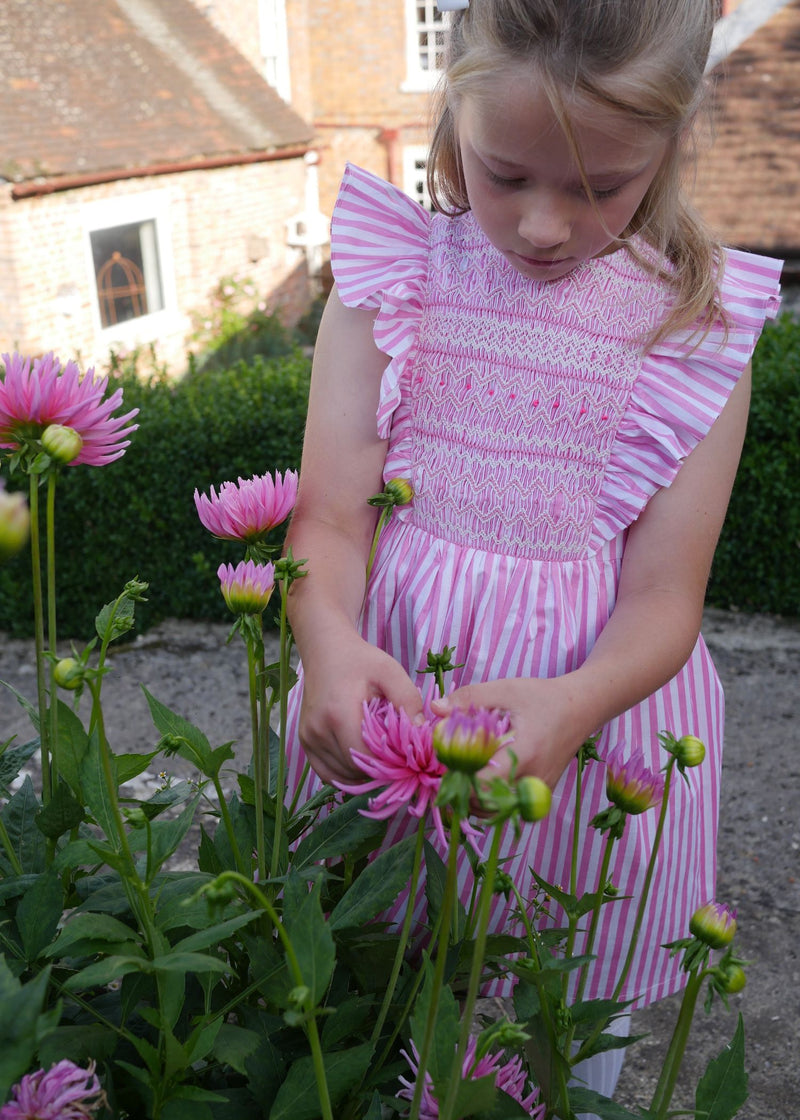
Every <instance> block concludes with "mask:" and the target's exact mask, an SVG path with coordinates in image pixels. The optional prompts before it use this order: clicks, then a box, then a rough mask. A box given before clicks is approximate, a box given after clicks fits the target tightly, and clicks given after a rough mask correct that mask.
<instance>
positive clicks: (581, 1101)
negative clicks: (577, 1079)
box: [569, 1086, 641, 1120]
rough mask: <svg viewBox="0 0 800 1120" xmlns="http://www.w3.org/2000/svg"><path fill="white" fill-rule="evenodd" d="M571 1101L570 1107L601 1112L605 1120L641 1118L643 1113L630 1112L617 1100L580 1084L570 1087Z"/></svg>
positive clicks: (582, 1110) (634, 1119)
mask: <svg viewBox="0 0 800 1120" xmlns="http://www.w3.org/2000/svg"><path fill="white" fill-rule="evenodd" d="M569 1103H570V1108H572V1109H573V1110H574V1111H575V1112H577V1113H579V1114H580V1113H581V1112H588V1113H599V1115H600V1116H602V1117H603V1120H641V1114H640V1113H638V1112H629V1111H628V1109H627V1108H623V1107H622V1105H621V1104H617V1103H616V1101H612V1100H609V1098H608V1097H604V1096H603V1094H602V1093H596V1092H595V1091H594V1089H584V1088H582V1087H580V1086H575V1087H572V1086H571V1087H570V1090H569Z"/></svg>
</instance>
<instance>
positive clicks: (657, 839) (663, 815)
mask: <svg viewBox="0 0 800 1120" xmlns="http://www.w3.org/2000/svg"><path fill="white" fill-rule="evenodd" d="M674 769H675V756H674V755H670V758H669V762H668V763H667V765H666V776H665V778H664V793H663V795H662V797H661V811H660V813H659V815H658V824H657V825H656V831H655V835H654V836H653V848H652V851H651V852H650V860H649V862H648V864H647V871H646V873H645V877H644V884H643V886H642V893H641V895H640V897H639V905H638V906H637V909H636V918H635V920H634V923H633V932H632V934H631V942H630V945H629V946H628V953H627V956H626V957H625V963H624V964H623V966H622V972H621V973H620V975H619V979H618V980H617V985H616V987H615V988H614V995H613V996H612V997H611V998H612V999H619V995H620V992H621V991H622V989H623V987H624V985H625V981H626V980H627V978H628V973H629V972H630V969H631V965H632V964H633V954H634V953H635V951H636V942H637V940H638V938H639V931H640V929H641V928H642V921H643V919H644V908H645V905H646V903H647V898H648V895H649V894H650V887H651V885H652V882H653V872H654V871H655V867H656V856H657V855H658V849H659V848H660V846H661V837H662V835H663V833H664V822H665V821H666V819H667V804H668V802H669V793H670V787H671V785H672V772H673V770H674Z"/></svg>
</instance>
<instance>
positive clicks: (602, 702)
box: [438, 367, 750, 785]
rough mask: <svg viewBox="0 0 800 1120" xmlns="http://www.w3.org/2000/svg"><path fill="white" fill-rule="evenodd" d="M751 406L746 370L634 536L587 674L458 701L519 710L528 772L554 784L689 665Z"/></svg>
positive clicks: (477, 692)
mask: <svg viewBox="0 0 800 1120" xmlns="http://www.w3.org/2000/svg"><path fill="white" fill-rule="evenodd" d="M749 401H750V370H749V367H748V369H747V371H746V372H745V374H743V375H742V378H741V380H740V381H739V383H738V385H737V386H736V388H735V389H734V391H733V393H732V394H731V397H730V399H729V401H728V403H727V404H726V405H725V407H724V409H723V410H722V413H721V414H720V416H719V418H718V419H717V421H716V422H715V423H714V424H713V426H712V428H711V430H710V431H709V433H708V435H707V436H706V437H705V439H703V440H702V441H701V442H700V443H699V444H698V445H697V447H696V448H695V449H694V450H693V451H692V453H691V454H690V455H689V456H688V457H687V459H686V461H685V463H684V464H683V466H682V468H681V469H680V471H679V472H678V474H677V476H676V477H675V480H674V482H673V483H672V485H671V486H669V487H666V488H665V489H662V490H659V491H658V492H657V493H656V494H654V495H653V497H652V498H651V499H650V501H649V502H648V504H647V506H646V507H645V509H644V511H643V512H642V514H641V516H640V517H639V518H638V520H637V521H636V522H634V524H633V525H632V526H631V527H630V529H629V530H628V537H627V541H626V544H625V552H624V556H623V562H622V572H621V576H620V584H619V590H618V596H617V602H616V606H615V607H614V610H613V612H612V614H611V617H610V618H609V620H608V623H607V624H606V626H605V628H604V630H603V632H602V633H601V634H600V635H599V637H598V639H597V642H596V643H595V645H594V647H593V649H592V650H591V652H590V654H589V656H588V657H587V658H586V661H585V662H584V663H583V665H581V666H580V668H578V669H576V670H575V671H574V672H570V673H566V674H565V675H564V676H561V677H556V678H553V679H552V680H517V681H495V682H488V683H487V684H481V685H472V686H468V687H466V688H462V689H459V690H458V691H457V692H454V693H453V694H452V697H451V698H450V701H451V702H452V703H453V704H454V705H456V706H458V707H466V706H468V705H469V704H470V703H474V704H480V705H485V706H487V707H498V708H505V709H506V710H508V711H509V712H510V713H511V719H512V724H513V726H514V731H515V742H514V744H513V748H512V749H513V750H514V753H515V754H516V755H517V757H518V758H519V760H520V766H519V773H520V774H525V773H530V774H536V775H538V776H539V777H541V778H543V779H544V780H545V781H547V782H548V783H550V784H551V785H554V784H555V783H556V782H557V781H558V779H559V777H560V776H561V774H562V772H563V771H564V769H565V768H566V766H567V765H568V763H569V762H570V760H571V758H572V757H573V755H574V754H575V752H576V751H577V750H578V748H579V747H580V745H581V743H583V742H584V741H585V740H586V739H587V738H588V737H589V735H591V734H593V733H594V732H595V731H598V730H599V729H600V728H601V727H602V726H603V725H604V724H606V723H607V722H608V721H609V720H610V719H613V718H614V717H615V716H618V715H620V714H621V713H622V712H624V711H627V709H628V708H631V707H633V706H634V705H635V704H637V703H639V702H640V701H641V700H644V699H645V698H646V697H648V696H650V695H651V694H652V693H653V692H655V691H656V690H657V689H658V688H660V687H661V686H662V685H664V684H666V682H667V681H669V680H670V679H671V678H672V677H673V676H674V675H675V674H676V673H677V672H678V671H679V670H680V669H681V668H682V667H683V665H684V664H685V662H686V661H687V659H688V658H689V656H690V654H691V652H692V650H693V649H694V646H695V643H696V641H697V637H698V634H699V632H700V623H701V621H702V614H703V603H704V599H705V591H706V584H707V581H708V575H709V572H710V569H711V561H712V559H713V556H714V550H715V548H716V544H717V540H718V538H719V534H720V530H721V529H722V523H723V521H724V518H725V512H726V510H727V506H728V500H729V498H730V493H731V489H732V487H733V480H734V477H735V474H736V468H737V466H738V463H739V457H740V455H741V449H742V444H743V441H744V435H745V429H746V425H747V412H748V407H749ZM444 709H445V705H440V706H439V707H438V710H440V711H443V710H444ZM665 730H667V729H665ZM506 769H507V767H506Z"/></svg>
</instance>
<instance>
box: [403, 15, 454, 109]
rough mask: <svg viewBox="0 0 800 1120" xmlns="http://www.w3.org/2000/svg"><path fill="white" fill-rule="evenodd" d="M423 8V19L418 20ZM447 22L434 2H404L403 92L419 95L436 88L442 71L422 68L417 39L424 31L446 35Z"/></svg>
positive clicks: (448, 18)
mask: <svg viewBox="0 0 800 1120" xmlns="http://www.w3.org/2000/svg"><path fill="white" fill-rule="evenodd" d="M423 6H424V8H425V18H424V20H420V19H419V18H418V14H417V13H418V10H419V8H420V7H423ZM449 20H450V16H449V15H448V14H447V13H444V12H439V9H438V8H437V7H436V0H406V79H405V81H404V82H403V85H402V87H401V88H402V90H403V91H404V92H406V93H419V92H424V91H427V90H431V89H433V88H434V87H435V86H436V83H437V82H438V81H439V78H440V77H441V75H442V70H441V68H439V69H428V68H425V67H423V65H422V62H421V57H420V55H421V49H420V41H419V37H420V34H422V33H423V32H424V31H428V32H429V33H430V34H435V33H436V31H438V30H441V32H443V33H446V31H447V26H448V23H449Z"/></svg>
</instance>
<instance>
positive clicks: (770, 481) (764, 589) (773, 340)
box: [708, 315, 800, 616]
mask: <svg viewBox="0 0 800 1120" xmlns="http://www.w3.org/2000/svg"><path fill="white" fill-rule="evenodd" d="M798 560H800V321H798V320H797V319H795V318H793V317H792V316H790V315H782V316H781V317H780V318H779V319H778V320H777V321H776V322H775V323H774V324H769V325H768V326H767V328H766V329H765V331H764V333H763V335H762V336H761V339H760V341H759V344H758V347H757V348H756V353H755V356H754V359H753V400H752V405H751V409H750V419H749V423H748V428H747V438H746V440H745V445H744V451H743V454H742V461H741V465H740V467H739V473H738V476H737V479H736V484H735V486H734V489H733V495H732V497H731V503H730V507H729V510H728V516H727V519H726V522H725V526H724V528H723V531H722V536H721V539H720V543H719V547H718V548H717V554H716V557H715V560H714V567H713V570H712V573H711V582H710V584H709V591H708V601H709V602H710V603H711V604H712V605H714V606H719V607H731V606H734V607H737V608H739V609H741V610H746V611H769V612H771V613H774V614H784V615H789V616H797V615H800V563H798Z"/></svg>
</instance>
